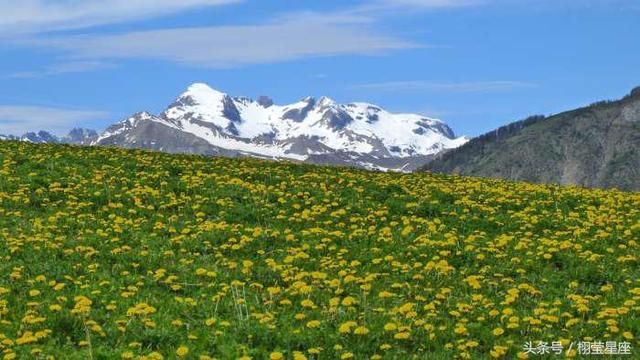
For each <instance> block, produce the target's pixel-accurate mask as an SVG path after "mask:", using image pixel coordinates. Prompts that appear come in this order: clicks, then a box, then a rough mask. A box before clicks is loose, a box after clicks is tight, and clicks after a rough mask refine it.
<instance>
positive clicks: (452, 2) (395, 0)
mask: <svg viewBox="0 0 640 360" xmlns="http://www.w3.org/2000/svg"><path fill="white" fill-rule="evenodd" d="M486 1H487V0H380V1H378V4H382V5H386V6H392V7H414V8H426V9H438V8H453V7H463V6H473V5H479V4H483V3H485V2H486Z"/></svg>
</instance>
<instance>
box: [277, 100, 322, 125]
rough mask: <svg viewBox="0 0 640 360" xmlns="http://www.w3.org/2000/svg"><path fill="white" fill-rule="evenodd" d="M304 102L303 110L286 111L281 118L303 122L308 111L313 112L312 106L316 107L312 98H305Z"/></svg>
mask: <svg viewBox="0 0 640 360" xmlns="http://www.w3.org/2000/svg"><path fill="white" fill-rule="evenodd" d="M304 101H305V102H306V103H307V104H306V105H305V106H304V107H303V108H301V109H291V110H288V111H287V112H285V113H284V114H283V115H282V118H283V119H288V120H292V121H295V122H301V121H302V120H304V119H305V118H306V117H307V114H308V113H309V111H311V110H313V108H314V106H315V105H316V100H315V99H314V98H306V99H304Z"/></svg>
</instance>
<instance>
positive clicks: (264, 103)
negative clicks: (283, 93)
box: [258, 95, 273, 108]
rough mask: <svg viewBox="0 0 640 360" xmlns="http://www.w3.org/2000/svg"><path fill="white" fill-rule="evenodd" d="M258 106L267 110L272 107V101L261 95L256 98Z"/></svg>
mask: <svg viewBox="0 0 640 360" xmlns="http://www.w3.org/2000/svg"><path fill="white" fill-rule="evenodd" d="M258 104H260V106H262V107H264V108H268V107H271V106H273V100H272V99H271V98H270V97H268V96H264V95H262V96H259V97H258Z"/></svg>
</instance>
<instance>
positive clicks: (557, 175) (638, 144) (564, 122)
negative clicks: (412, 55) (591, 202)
mask: <svg viewBox="0 0 640 360" xmlns="http://www.w3.org/2000/svg"><path fill="white" fill-rule="evenodd" d="M423 170H427V171H432V172H442V173H455V174H464V175H473V176H482V177H495V178H505V179H512V180H524V181H531V182H545V183H559V184H575V185H582V186H588V187H604V188H612V187H614V188H620V189H624V190H640V88H636V89H635V90H633V91H632V92H631V94H629V95H628V96H626V97H625V98H623V99H621V100H618V101H604V102H599V103H596V104H593V105H591V106H588V107H585V108H581V109H577V110H573V111H569V112H565V113H561V114H558V115H554V116H551V117H548V118H545V117H543V116H535V117H531V118H529V119H527V120H524V121H520V122H516V123H513V124H510V125H508V126H505V127H502V128H500V129H497V130H495V131H492V132H490V133H487V134H485V135H482V136H480V137H477V138H474V139H472V140H471V141H469V142H468V143H467V144H465V145H463V146H461V147H459V148H457V149H454V150H451V151H448V152H446V153H444V154H442V155H441V156H439V157H438V158H437V159H436V160H434V161H433V162H431V163H429V164H427V165H426V166H425V167H424V168H423Z"/></svg>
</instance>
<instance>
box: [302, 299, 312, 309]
mask: <svg viewBox="0 0 640 360" xmlns="http://www.w3.org/2000/svg"><path fill="white" fill-rule="evenodd" d="M300 305H302V307H306V308H312V307H314V306H315V304H314V303H313V301H311V300H309V299H305V300H302V301H301V302H300Z"/></svg>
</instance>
